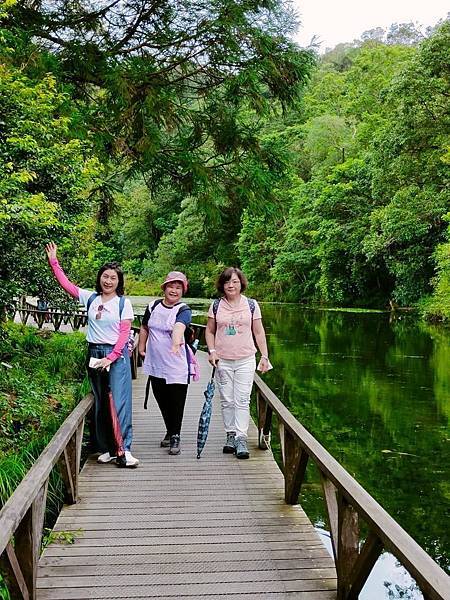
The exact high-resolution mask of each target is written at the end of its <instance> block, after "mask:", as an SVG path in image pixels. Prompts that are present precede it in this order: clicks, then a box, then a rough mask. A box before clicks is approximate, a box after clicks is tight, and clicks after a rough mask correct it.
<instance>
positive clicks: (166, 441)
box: [159, 433, 170, 448]
mask: <svg viewBox="0 0 450 600" xmlns="http://www.w3.org/2000/svg"><path fill="white" fill-rule="evenodd" d="M159 445H160V446H161V448H168V447H169V446H170V435H169V434H168V433H166V435H165V436H164V439H163V440H161V442H160V444H159Z"/></svg>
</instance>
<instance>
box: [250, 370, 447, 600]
mask: <svg viewBox="0 0 450 600" xmlns="http://www.w3.org/2000/svg"><path fill="white" fill-rule="evenodd" d="M255 386H256V388H257V392H258V393H259V394H260V395H261V396H262V397H263V399H264V400H265V401H266V402H267V403H268V404H269V406H270V407H271V409H272V411H273V412H274V413H275V414H276V415H277V418H278V420H279V422H281V423H283V425H284V427H285V428H286V429H287V430H288V431H289V432H290V433H291V434H292V435H293V436H294V438H295V439H296V440H298V442H299V444H300V446H301V448H302V450H303V451H304V452H305V453H306V455H307V456H308V457H309V458H310V459H312V460H313V462H314V463H315V464H316V466H317V467H318V469H319V471H320V473H321V475H322V477H324V478H325V480H326V481H329V482H332V484H333V486H334V487H335V488H336V490H337V492H338V494H339V493H340V494H342V496H344V498H345V499H346V501H347V502H348V503H349V504H350V505H351V506H352V507H353V509H355V510H356V511H357V513H358V515H359V516H360V517H362V518H363V519H364V521H365V522H366V524H367V525H368V526H369V528H370V530H371V532H372V533H374V534H375V535H376V536H377V537H378V538H379V539H380V540H381V542H382V548H381V549H380V553H381V550H382V549H383V548H385V549H387V550H389V551H390V552H391V553H392V554H393V555H394V556H395V557H396V558H398V559H399V560H400V562H401V563H402V564H403V566H404V567H405V568H406V569H407V570H408V571H409V573H410V574H411V575H412V576H413V577H414V579H415V580H416V581H417V583H418V584H419V586H420V588H421V589H422V591H423V592H424V594H425V596H426V597H428V598H432V599H440V600H443V599H446V600H448V599H449V598H450V587H449V586H450V579H449V577H448V576H447V574H446V573H445V572H444V571H443V570H442V569H441V568H440V567H439V565H438V564H437V563H436V562H435V561H434V560H433V559H432V558H431V557H430V556H429V555H428V554H427V553H426V552H425V550H423V548H421V547H420V546H419V544H418V543H417V542H416V541H415V540H414V539H413V538H412V537H411V536H410V535H409V534H408V533H407V532H406V531H405V530H404V529H403V528H402V527H401V526H400V525H399V524H398V523H397V522H396V521H395V520H394V519H393V518H392V517H391V516H390V515H389V514H388V513H387V512H386V511H385V509H384V508H383V507H382V506H380V504H378V502H377V501H376V500H375V499H374V498H373V497H372V496H371V495H370V494H369V493H368V492H367V491H366V490H365V489H364V488H363V487H362V486H361V485H360V484H359V483H358V482H357V481H356V480H355V479H354V478H353V477H352V476H351V475H350V474H349V473H348V471H346V470H345V469H344V467H342V465H340V464H339V463H338V462H337V460H336V459H335V458H333V456H331V454H330V453H329V452H328V451H327V450H326V449H325V448H324V447H323V446H322V445H321V444H320V443H319V442H318V441H317V440H316V439H315V438H314V437H313V436H312V435H311V433H309V431H307V430H306V429H305V427H303V425H301V423H299V421H298V420H297V419H296V418H295V417H294V415H292V413H291V412H290V411H289V410H288V409H287V408H286V407H285V406H284V404H283V403H282V402H281V400H280V399H279V398H278V397H277V396H276V395H275V394H274V392H273V391H272V390H271V389H270V388H269V387H268V385H267V384H266V383H264V381H262V379H261V377H259V375H255ZM262 429H263V428H262V427H261V428H260V430H261V431H262ZM300 486H301V482H300V484H299V485H298V493H296V496H297V498H298V495H299V493H300ZM292 503H295V502H292ZM330 529H331V535H332V536H333V531H332V530H333V528H332V527H331V528H330ZM335 535H336V533H335ZM336 541H337V540H334V543H335V545H336ZM369 573H370V571H369V572H368V573H367V576H368V575H369ZM338 575H339V574H338ZM366 579H367V577H366V578H365V579H364V582H365V580H366ZM364 582H363V583H364ZM361 587H362V586H361ZM343 597H347V596H343ZM348 597H349V598H350V597H353V595H349V596H348ZM356 597H357V596H356Z"/></svg>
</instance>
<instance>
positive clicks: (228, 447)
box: [223, 431, 236, 454]
mask: <svg viewBox="0 0 450 600" xmlns="http://www.w3.org/2000/svg"><path fill="white" fill-rule="evenodd" d="M235 440H236V434H235V433H234V431H227V441H226V442H225V446H224V447H223V453H224V454H234V453H235V452H236V446H235Z"/></svg>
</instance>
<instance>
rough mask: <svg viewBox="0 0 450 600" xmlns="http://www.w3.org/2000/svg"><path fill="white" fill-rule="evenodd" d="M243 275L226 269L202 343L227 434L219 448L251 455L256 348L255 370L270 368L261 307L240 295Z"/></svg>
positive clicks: (241, 455)
mask: <svg viewBox="0 0 450 600" xmlns="http://www.w3.org/2000/svg"><path fill="white" fill-rule="evenodd" d="M246 287H247V279H246V278H245V276H244V274H243V273H242V271H241V270H240V269H236V268H234V267H229V268H227V269H225V270H224V271H223V272H222V273H221V274H220V276H219V279H218V282H217V290H218V291H219V292H220V293H221V294H223V296H222V298H220V300H215V301H214V302H213V303H212V304H211V306H210V308H209V312H208V323H207V326H206V343H207V345H208V354H209V359H208V360H209V362H210V363H211V364H212V365H213V366H215V367H216V368H217V369H216V381H217V385H218V389H219V394H220V400H221V407H222V417H223V423H224V427H225V431H226V434H227V439H226V442H225V446H224V447H223V451H224V453H226V454H236V456H237V457H238V458H249V456H250V455H249V452H248V447H247V431H248V425H249V421H250V394H251V391H252V386H253V376H254V373H255V368H256V360H255V353H256V347H255V343H254V342H256V345H257V346H258V349H259V350H260V352H261V359H260V361H259V364H258V370H259V371H261V372H262V373H265V372H266V371H267V370H268V369H269V356H268V353H267V342H266V334H265V332H264V327H263V324H262V318H261V310H260V308H259V305H258V303H257V302H256V301H255V300H252V299H250V298H247V297H246V296H243V295H242V293H241V292H243V291H245V289H246Z"/></svg>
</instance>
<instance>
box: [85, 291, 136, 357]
mask: <svg viewBox="0 0 450 600" xmlns="http://www.w3.org/2000/svg"><path fill="white" fill-rule="evenodd" d="M93 293H94V292H93V291H92V290H83V289H82V288H79V298H80V302H81V304H83V305H84V307H87V301H88V300H89V298H90V297H91V296H92V294H93ZM119 301H120V298H119V296H114V298H111V300H108V302H102V297H101V294H99V295H98V296H97V297H96V298H94V300H93V301H92V302H91V305H90V307H89V314H88V330H87V335H86V339H87V341H88V342H90V343H91V344H111V345H112V346H114V345H115V343H116V342H117V340H118V339H119V327H120V320H121V319H120V314H119ZM100 305H102V306H103V309H102V310H101V311H99V310H98V307H99V306H100ZM97 314H101V318H99V319H96V315H97ZM125 319H131V320H133V319H134V313H133V307H132V305H131V302H130V301H129V300H128V298H125V303H124V306H123V311H122V321H124V320H125Z"/></svg>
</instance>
